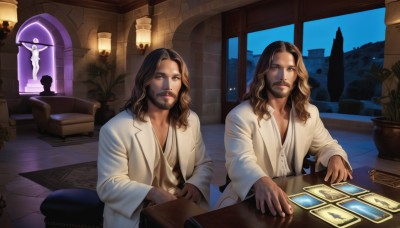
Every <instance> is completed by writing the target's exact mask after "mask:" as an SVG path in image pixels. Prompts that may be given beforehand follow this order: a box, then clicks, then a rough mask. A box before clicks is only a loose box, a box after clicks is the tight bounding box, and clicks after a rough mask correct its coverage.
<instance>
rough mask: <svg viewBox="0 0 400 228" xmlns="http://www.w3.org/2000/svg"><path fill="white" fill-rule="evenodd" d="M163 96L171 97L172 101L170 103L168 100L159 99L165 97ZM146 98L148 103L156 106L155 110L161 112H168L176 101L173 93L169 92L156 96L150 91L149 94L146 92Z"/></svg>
mask: <svg viewBox="0 0 400 228" xmlns="http://www.w3.org/2000/svg"><path fill="white" fill-rule="evenodd" d="M165 95H169V96H171V97H173V98H174V100H173V101H172V102H168V101H169V100H170V99H163V98H159V97H161V96H165ZM147 97H148V99H149V101H150V102H151V103H153V104H154V106H156V107H157V108H159V109H162V110H170V109H171V108H173V107H174V105H175V104H176V102H177V101H178V99H177V95H176V94H175V93H173V92H169V91H167V92H161V93H157V94H156V93H155V92H153V91H152V90H150V91H149V92H147Z"/></svg>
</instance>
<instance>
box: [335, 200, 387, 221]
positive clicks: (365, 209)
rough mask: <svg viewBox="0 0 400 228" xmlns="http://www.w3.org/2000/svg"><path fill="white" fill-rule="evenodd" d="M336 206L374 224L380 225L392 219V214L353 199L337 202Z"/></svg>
mask: <svg viewBox="0 0 400 228" xmlns="http://www.w3.org/2000/svg"><path fill="white" fill-rule="evenodd" d="M337 205H339V206H340V207H343V208H345V209H347V210H349V211H351V212H353V213H355V214H357V215H359V216H361V217H364V218H366V219H368V220H370V221H371V222H374V223H381V222H384V221H386V220H388V219H391V218H392V217H393V215H392V214H390V213H388V212H386V211H383V210H381V209H378V208H377V207H374V206H372V205H369V204H367V203H365V202H363V201H361V200H359V199H355V198H351V199H345V200H342V201H340V202H337Z"/></svg>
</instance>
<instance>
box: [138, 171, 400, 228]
mask: <svg viewBox="0 0 400 228" xmlns="http://www.w3.org/2000/svg"><path fill="white" fill-rule="evenodd" d="M371 169H372V168H369V167H362V168H358V169H355V170H354V171H353V178H354V179H353V180H350V181H349V182H350V183H353V184H355V185H357V186H360V187H363V188H365V189H368V190H369V191H371V192H375V193H379V194H381V195H383V196H386V197H388V198H390V199H393V200H396V201H398V202H400V189H398V188H397V189H396V188H392V187H388V186H386V185H382V184H379V183H376V182H373V181H372V180H371V178H370V176H369V174H368V171H369V170H371ZM323 178H324V173H322V172H321V173H314V174H310V175H303V176H295V177H283V178H276V179H274V181H275V182H276V183H277V184H278V185H279V186H280V187H281V188H282V189H284V190H285V192H286V193H287V194H288V195H292V194H295V193H300V192H303V187H305V186H311V185H316V184H321V183H325V182H324V181H323ZM325 184H327V183H325ZM328 185H329V184H328ZM185 205H186V206H185ZM157 206H158V207H157V208H156V207H152V211H147V210H148V209H145V210H144V211H145V213H146V214H143V213H142V215H143V216H142V217H144V218H146V219H147V221H148V224H150V223H149V222H154V221H156V220H157V222H156V223H153V224H159V225H160V224H162V223H163V222H166V220H164V219H163V218H168V221H167V224H168V225H167V226H163V227H182V226H183V225H182V224H184V227H207V228H208V227H218V228H219V227H243V228H245V227H251V228H255V227H300V228H317V227H318V228H320V227H329V228H332V227H334V226H332V225H330V224H328V223H326V222H324V221H322V220H321V219H319V218H317V217H315V216H313V215H312V214H310V212H309V211H308V210H305V209H303V208H301V207H299V206H297V205H296V204H293V203H292V207H293V209H294V214H293V215H292V216H287V217H285V218H281V217H274V216H272V215H271V214H270V213H266V214H261V213H260V212H259V211H258V210H257V209H256V208H255V202H254V199H253V198H252V199H248V200H246V201H243V202H241V203H239V204H236V205H232V206H229V207H226V208H222V209H219V210H214V211H210V212H206V213H200V212H201V211H199V210H197V209H199V208H198V207H197V206H196V205H195V204H193V203H191V202H189V201H186V200H179V201H178V202H175V201H172V202H169V203H165V204H161V205H157ZM182 208H184V210H182ZM196 208H197V209H196ZM182 211H184V213H182ZM172 214H174V215H175V216H172ZM392 214H393V213H392ZM155 217H157V219H154V218H155ZM359 217H360V216H359ZM187 218H189V219H188V220H186V219H187ZM185 220H186V222H185ZM371 226H372V227H385V228H386V227H400V212H398V213H395V214H393V218H392V219H390V220H388V221H385V222H383V223H380V224H376V223H373V222H370V221H368V220H366V219H364V218H361V222H359V223H357V224H354V225H351V226H350V228H352V227H371ZM147 227H150V226H147ZM154 227H157V226H154ZM158 227H160V226H158Z"/></svg>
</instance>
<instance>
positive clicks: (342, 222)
mask: <svg viewBox="0 0 400 228" xmlns="http://www.w3.org/2000/svg"><path fill="white" fill-rule="evenodd" d="M310 213H311V214H312V215H315V216H317V217H318V218H320V219H322V220H324V221H325V222H327V223H329V224H331V225H333V226H335V227H340V228H342V227H348V226H351V225H353V224H355V223H357V222H360V221H361V219H360V218H359V217H357V216H355V215H353V214H351V213H350V212H347V211H345V210H343V209H341V208H339V207H337V206H335V205H333V204H328V205H326V206H322V207H319V208H315V209H312V210H310Z"/></svg>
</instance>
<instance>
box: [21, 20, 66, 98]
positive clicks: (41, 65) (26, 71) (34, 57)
mask: <svg viewBox="0 0 400 228" xmlns="http://www.w3.org/2000/svg"><path fill="white" fill-rule="evenodd" d="M16 43H17V45H18V46H19V52H18V60H17V61H18V83H19V92H20V94H38V93H39V92H41V91H43V87H42V85H41V84H40V78H41V76H43V75H50V76H51V77H52V78H53V84H52V87H51V90H53V91H55V92H56V93H58V94H64V93H71V91H72V88H69V87H67V86H65V85H66V83H64V82H65V76H66V75H73V62H72V58H70V56H72V48H71V46H72V42H71V38H70V36H69V34H68V32H67V30H66V29H65V27H64V26H63V25H62V24H61V23H60V22H59V21H58V20H57V19H56V18H55V17H53V16H51V15H49V14H46V13H45V14H40V15H36V16H34V17H31V18H30V19H28V20H26V21H25V22H24V23H23V24H22V25H21V26H20V28H19V29H18V32H17V36H16ZM65 66H70V67H65ZM69 90H71V91H69Z"/></svg>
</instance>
